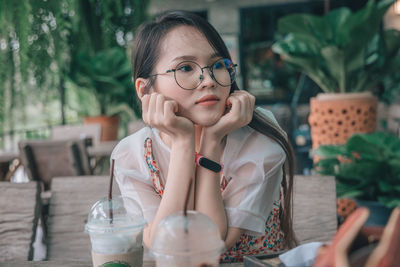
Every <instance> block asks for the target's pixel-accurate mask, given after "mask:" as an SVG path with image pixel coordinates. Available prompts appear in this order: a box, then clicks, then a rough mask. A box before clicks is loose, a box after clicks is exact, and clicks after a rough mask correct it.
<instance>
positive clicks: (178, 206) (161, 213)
mask: <svg viewBox="0 0 400 267" xmlns="http://www.w3.org/2000/svg"><path fill="white" fill-rule="evenodd" d="M194 154H195V150H194V140H181V141H179V142H175V143H174V144H172V146H171V154H170V163H169V168H168V176H167V177H168V178H167V182H166V185H165V188H164V194H163V196H162V200H161V202H160V206H159V208H158V211H157V213H156V216H155V218H154V221H153V222H152V223H151V225H150V227H149V229H148V236H147V239H149V240H147V242H146V245H149V243H151V242H152V240H153V236H154V232H155V229H156V227H157V225H158V223H159V222H160V221H161V220H162V219H163V218H164V217H166V216H168V215H169V214H171V213H174V212H176V211H179V210H183V208H184V203H185V198H186V192H187V188H188V186H189V182H190V178H191V177H194V170H195V165H194ZM193 184H194V183H192V187H193V186H194V185H193ZM193 192H194V190H193V188H192V190H191V195H190V198H189V204H188V209H193V206H194V204H193V203H194V193H193ZM145 239H146V237H145ZM149 241H150V242H149Z"/></svg>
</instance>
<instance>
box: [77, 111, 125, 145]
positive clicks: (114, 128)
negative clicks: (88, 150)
mask: <svg viewBox="0 0 400 267" xmlns="http://www.w3.org/2000/svg"><path fill="white" fill-rule="evenodd" d="M119 121H120V118H119V116H118V115H114V116H104V115H100V116H95V117H86V118H84V119H83V122H84V123H86V124H91V123H98V124H100V125H101V137H100V140H101V141H113V140H117V138H118V126H119Z"/></svg>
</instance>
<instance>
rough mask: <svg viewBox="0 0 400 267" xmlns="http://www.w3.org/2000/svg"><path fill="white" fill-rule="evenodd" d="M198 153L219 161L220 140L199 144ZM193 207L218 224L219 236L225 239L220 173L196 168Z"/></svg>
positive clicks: (225, 222) (225, 223)
mask: <svg viewBox="0 0 400 267" xmlns="http://www.w3.org/2000/svg"><path fill="white" fill-rule="evenodd" d="M199 153H200V154H201V155H203V156H205V157H207V158H209V159H211V160H214V161H216V162H220V158H221V153H222V146H221V144H220V142H215V143H213V142H211V143H210V142H208V143H207V144H202V145H201V146H200V151H199ZM195 209H196V210H197V211H199V212H202V213H204V214H206V215H208V216H209V217H210V218H211V219H212V220H213V221H214V222H215V223H216V224H217V226H218V228H219V231H220V233H221V238H222V239H223V240H225V236H226V232H227V220H226V214H225V209H224V203H223V199H222V195H221V189H220V174H219V173H215V172H213V171H210V170H208V169H206V168H203V167H199V166H198V167H197V168H196V192H195Z"/></svg>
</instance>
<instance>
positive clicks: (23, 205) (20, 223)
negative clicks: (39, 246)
mask: <svg viewBox="0 0 400 267" xmlns="http://www.w3.org/2000/svg"><path fill="white" fill-rule="evenodd" d="M40 208H41V206H40V186H39V183H38V182H36V181H31V182H29V183H10V182H0V211H1V216H0V262H2V261H15V260H24V261H26V260H32V259H33V246H32V244H33V242H34V241H35V237H36V227H37V225H38V219H39V216H40ZM0 265H1V264H0Z"/></svg>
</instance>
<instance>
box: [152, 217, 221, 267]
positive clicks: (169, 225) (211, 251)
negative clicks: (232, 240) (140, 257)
mask: <svg viewBox="0 0 400 267" xmlns="http://www.w3.org/2000/svg"><path fill="white" fill-rule="evenodd" d="M224 248H225V244H224V242H223V241H222V240H221V235H220V233H219V230H218V227H217V225H216V224H215V223H214V222H213V221H212V220H211V219H210V218H209V217H208V216H206V215H204V214H202V213H200V212H196V211H188V212H187V216H184V215H183V212H177V213H174V214H171V215H169V216H167V217H166V218H164V219H163V220H161V221H160V223H159V224H158V226H157V229H156V232H155V234H154V240H153V243H152V245H151V247H150V253H151V255H152V256H153V257H154V258H155V260H156V265H157V267H161V266H163V267H170V266H174V267H201V266H203V267H206V266H207V267H211V266H219V256H220V254H221V252H222V251H223V249H224Z"/></svg>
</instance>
